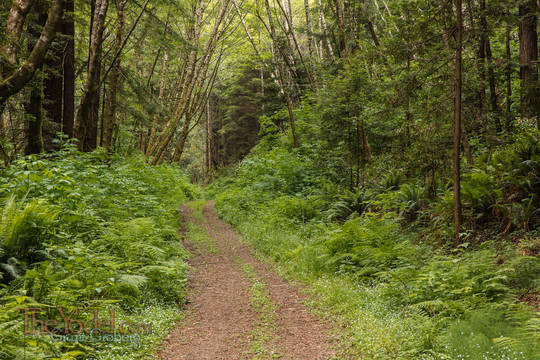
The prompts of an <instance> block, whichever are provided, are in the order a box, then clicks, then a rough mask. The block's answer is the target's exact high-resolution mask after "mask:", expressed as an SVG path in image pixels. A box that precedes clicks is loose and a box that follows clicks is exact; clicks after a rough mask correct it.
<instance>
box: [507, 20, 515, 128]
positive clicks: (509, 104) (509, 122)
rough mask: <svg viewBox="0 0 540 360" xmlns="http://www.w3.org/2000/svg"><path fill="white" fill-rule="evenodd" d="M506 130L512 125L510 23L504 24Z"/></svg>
mask: <svg viewBox="0 0 540 360" xmlns="http://www.w3.org/2000/svg"><path fill="white" fill-rule="evenodd" d="M505 42H506V44H505V45H506V131H511V130H512V126H513V122H514V121H513V120H514V119H513V116H512V49H511V47H510V24H509V23H507V24H506V34H505Z"/></svg>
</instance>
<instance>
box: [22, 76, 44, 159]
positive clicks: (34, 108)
mask: <svg viewBox="0 0 540 360" xmlns="http://www.w3.org/2000/svg"><path fill="white" fill-rule="evenodd" d="M32 85H33V86H31V88H30V97H29V99H28V102H26V103H25V105H24V111H25V113H26V117H27V119H28V131H27V133H26V138H27V144H26V154H27V155H28V154H39V153H41V152H43V136H42V129H43V112H42V95H43V94H42V88H41V86H42V84H41V81H36V84H32Z"/></svg>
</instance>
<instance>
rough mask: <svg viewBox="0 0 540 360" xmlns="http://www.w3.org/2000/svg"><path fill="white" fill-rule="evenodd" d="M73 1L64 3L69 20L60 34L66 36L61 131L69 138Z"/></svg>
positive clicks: (72, 89) (72, 103)
mask: <svg viewBox="0 0 540 360" xmlns="http://www.w3.org/2000/svg"><path fill="white" fill-rule="evenodd" d="M74 7H75V0H67V1H66V11H67V12H68V13H69V18H68V19H67V20H66V21H64V23H63V26H62V32H63V34H64V35H66V37H67V40H66V47H65V50H64V61H63V73H64V89H63V105H62V107H63V109H62V131H63V133H64V134H66V135H67V136H69V137H72V136H73V123H74V119H75V21H74V19H73V16H74V14H73V12H74V11H75V8H74Z"/></svg>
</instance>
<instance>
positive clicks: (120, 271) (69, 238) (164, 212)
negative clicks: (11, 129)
mask: <svg viewBox="0 0 540 360" xmlns="http://www.w3.org/2000/svg"><path fill="white" fill-rule="evenodd" d="M1 172H2V174H1V180H0V198H1V199H2V200H1V203H2V210H1V219H0V282H1V287H0V297H1V301H0V349H1V350H0V359H6V360H7V359H45V358H47V359H52V358H58V359H60V358H62V359H75V358H77V359H78V358H81V359H82V358H84V359H87V358H96V359H136V358H144V359H147V358H149V357H150V354H151V352H152V350H153V349H154V346H155V345H156V344H157V342H158V341H159V340H160V339H161V338H162V337H163V336H164V335H165V333H166V332H167V330H168V328H169V327H170V326H171V324H174V322H175V321H176V320H177V319H178V316H179V315H178V313H179V312H178V308H177V307H178V304H181V303H183V302H184V297H185V284H186V270H187V265H186V263H185V261H184V260H185V258H186V257H187V252H186V250H184V249H183V247H182V246H181V243H180V241H179V237H178V233H177V229H178V226H179V221H178V214H177V207H178V205H179V204H181V203H183V202H185V201H187V200H189V199H192V198H193V197H195V196H196V194H197V188H196V187H194V186H192V185H190V184H189V182H188V180H187V179H186V177H185V176H184V175H183V174H182V172H181V171H179V170H178V169H176V168H174V167H172V166H167V165H163V166H156V167H150V166H147V165H146V164H145V163H144V160H143V159H141V158H133V159H129V160H120V159H119V158H118V159H117V158H113V159H109V158H108V157H107V156H106V154H105V153H103V152H100V151H95V152H93V153H89V154H82V153H79V152H77V151H75V150H73V149H72V148H71V147H70V146H69V145H67V146H65V147H64V148H63V149H62V150H61V151H59V152H56V153H52V154H48V155H43V156H39V157H37V156H31V157H27V158H24V159H20V160H18V161H17V162H16V163H15V164H13V166H11V167H9V168H5V169H2V170H1ZM58 307H62V308H63V309H64V311H66V312H71V311H73V310H74V309H77V312H76V313H75V315H74V316H73V318H77V319H78V320H86V319H89V318H91V317H92V314H93V312H94V309H97V311H98V313H99V317H100V318H101V317H105V316H108V315H107V314H109V311H110V310H111V309H114V310H115V311H116V318H117V319H118V321H120V320H121V319H124V320H129V321H131V322H136V321H137V322H139V323H152V325H153V331H152V333H151V334H143V335H141V341H142V344H143V346H141V347H140V348H135V347H133V343H118V342H88V341H80V342H76V341H54V340H53V339H52V338H51V337H50V336H46V335H42V336H40V335H39V334H36V335H25V334H24V333H25V328H24V316H23V315H24V314H23V311H21V309H23V308H40V309H41V310H40V311H38V312H37V315H36V316H37V317H38V318H39V319H44V318H45V319H47V318H50V319H57V320H61V318H60V317H59V315H58V314H59V312H58V310H57V308H58ZM37 328H38V331H39V325H38V327H37ZM68 330H69V329H66V328H65V324H64V322H63V321H58V325H56V326H55V332H56V333H58V334H64V333H66V332H67V333H69V331H68Z"/></svg>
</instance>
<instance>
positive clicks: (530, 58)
mask: <svg viewBox="0 0 540 360" xmlns="http://www.w3.org/2000/svg"><path fill="white" fill-rule="evenodd" d="M537 12H538V5H537V2H536V0H527V1H525V2H524V3H522V4H521V5H520V6H519V16H520V25H519V44H520V46H519V60H520V61H519V63H520V78H521V116H522V117H523V118H536V120H537V126H538V128H540V116H539V115H540V111H539V107H540V101H538V98H539V91H538V90H539V89H538V67H537V64H536V63H537V62H538V33H537V23H538V18H537V16H538V14H537Z"/></svg>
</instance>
